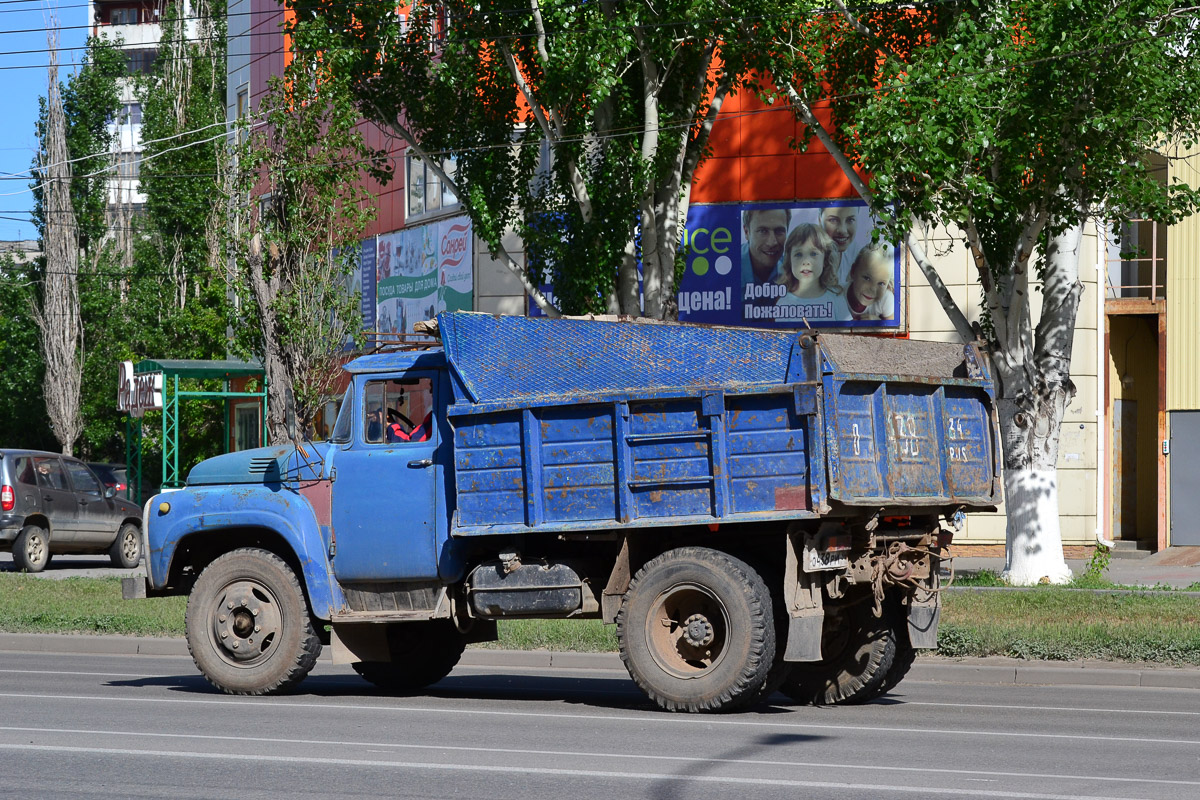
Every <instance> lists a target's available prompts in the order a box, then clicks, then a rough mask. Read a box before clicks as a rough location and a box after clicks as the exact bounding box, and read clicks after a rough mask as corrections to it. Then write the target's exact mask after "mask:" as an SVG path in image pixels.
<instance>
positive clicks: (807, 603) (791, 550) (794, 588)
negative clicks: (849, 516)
mask: <svg viewBox="0 0 1200 800" xmlns="http://www.w3.org/2000/svg"><path fill="white" fill-rule="evenodd" d="M802 536H803V534H802V533H800V532H799V531H796V532H789V533H788V536H787V555H786V561H785V562H784V564H785V565H784V582H783V599H784V604H785V605H786V607H787V610H788V632H787V647H786V648H785V649H784V652H783V660H784V661H820V660H821V634H822V631H823V629H824V627H825V608H824V605H823V603H822V600H821V585H822V584H821V581H820V580H819V579H817V578H815V577H814V576H812V575H809V574H808V573H806V572H805V571H804V570H803V569H802V568H801V566H800V552H801V547H800V545H801V544H802Z"/></svg>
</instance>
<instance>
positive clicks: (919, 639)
mask: <svg viewBox="0 0 1200 800" xmlns="http://www.w3.org/2000/svg"><path fill="white" fill-rule="evenodd" d="M941 617H942V603H941V596H940V595H934V596H933V597H932V598H931V599H930V600H927V601H926V602H923V603H917V602H913V603H910V604H909V606H908V640H909V642H910V643H911V644H912V646H913V647H915V648H917V649H918V650H934V649H936V648H937V632H938V621H939V620H940V619H941ZM789 644H790V641H789Z"/></svg>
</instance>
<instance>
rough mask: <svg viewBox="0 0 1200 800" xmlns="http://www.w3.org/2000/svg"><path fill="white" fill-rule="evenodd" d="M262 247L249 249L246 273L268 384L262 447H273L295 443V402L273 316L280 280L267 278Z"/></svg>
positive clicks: (274, 316)
mask: <svg viewBox="0 0 1200 800" xmlns="http://www.w3.org/2000/svg"><path fill="white" fill-rule="evenodd" d="M266 258H268V256H267V254H266V253H264V248H262V247H261V245H260V244H259V242H258V241H257V240H255V241H254V242H253V243H252V244H251V246H250V253H249V257H248V258H247V259H246V260H247V267H248V269H247V272H248V273H249V274H248V278H249V283H250V291H251V292H252V293H253V295H254V302H255V305H256V306H257V307H258V314H259V320H260V324H261V326H262V332H263V345H262V362H263V377H264V379H265V380H266V382H267V387H266V388H267V420H266V428H267V441H266V442H265V444H267V445H271V446H275V445H281V444H287V443H288V442H291V441H298V439H299V437H297V436H294V435H293V433H294V428H295V424H296V412H295V400H294V398H293V395H292V380H291V376H290V375H289V374H288V369H287V364H286V363H285V361H284V356H285V354H284V353H283V350H282V348H281V347H280V346H279V342H280V340H281V338H282V331H281V330H280V326H279V318H278V316H277V314H276V313H275V309H274V301H275V298H276V297H278V295H279V281H278V278H277V277H275V276H277V275H278V271H277V270H276V272H275V275H273V276H272V277H270V278H268V277H267V276H266V267H265V259H266Z"/></svg>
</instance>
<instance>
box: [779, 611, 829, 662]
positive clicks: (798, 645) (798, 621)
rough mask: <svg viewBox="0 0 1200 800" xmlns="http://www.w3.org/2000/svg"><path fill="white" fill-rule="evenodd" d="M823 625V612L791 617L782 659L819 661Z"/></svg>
mask: <svg viewBox="0 0 1200 800" xmlns="http://www.w3.org/2000/svg"><path fill="white" fill-rule="evenodd" d="M824 626H825V613H824V612H823V611H821V610H820V609H818V610H817V613H816V614H808V615H805V616H799V617H791V618H790V619H789V620H788V637H787V649H786V650H785V651H784V653H783V660H784V661H820V660H821V631H822V629H823V628H824Z"/></svg>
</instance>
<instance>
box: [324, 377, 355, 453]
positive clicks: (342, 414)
mask: <svg viewBox="0 0 1200 800" xmlns="http://www.w3.org/2000/svg"><path fill="white" fill-rule="evenodd" d="M353 394H354V392H353V390H352V389H346V394H345V396H344V397H342V405H341V408H339V409H338V415H337V420H336V421H335V422H334V423H333V435H332V436H330V437H329V440H330V441H331V442H335V443H337V444H346V443H347V442H349V441H350V411H351V409H353V408H354V403H353V402H351V396H352V395H353Z"/></svg>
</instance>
